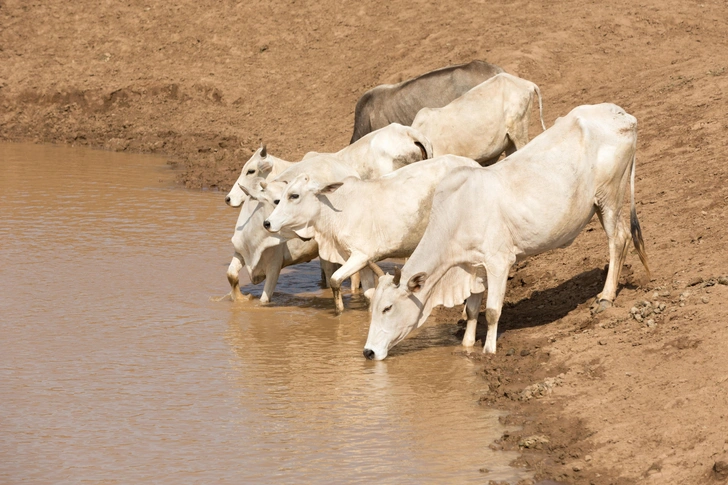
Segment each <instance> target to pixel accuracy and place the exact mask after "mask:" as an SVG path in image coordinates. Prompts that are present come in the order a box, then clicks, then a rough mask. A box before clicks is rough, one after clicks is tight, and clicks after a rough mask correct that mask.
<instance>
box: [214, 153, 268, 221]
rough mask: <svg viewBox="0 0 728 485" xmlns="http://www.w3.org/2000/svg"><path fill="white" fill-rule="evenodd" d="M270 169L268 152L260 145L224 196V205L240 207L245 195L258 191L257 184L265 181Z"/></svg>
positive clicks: (245, 197)
mask: <svg viewBox="0 0 728 485" xmlns="http://www.w3.org/2000/svg"><path fill="white" fill-rule="evenodd" d="M271 169H272V165H271V163H270V162H269V161H268V151H267V150H266V148H265V145H261V146H260V148H258V149H257V150H256V151H255V153H254V154H253V156H252V157H250V159H248V161H247V162H245V165H243V170H242V171H241V172H240V177H238V180H236V181H235V183H234V184H233V188H232V189H230V192H228V194H227V195H226V196H225V203H226V204H227V205H229V206H230V207H240V206H241V205H242V204H243V202H245V199H247V195H246V190H247V193H251V192H254V191H257V190H258V183H259V182H260V181H261V180H265V177H267V176H268V174H269V173H270V171H271Z"/></svg>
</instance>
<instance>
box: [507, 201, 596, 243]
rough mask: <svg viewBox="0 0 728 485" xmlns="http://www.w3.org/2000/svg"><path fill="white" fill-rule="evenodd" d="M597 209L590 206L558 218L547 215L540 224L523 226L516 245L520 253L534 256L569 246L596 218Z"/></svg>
mask: <svg viewBox="0 0 728 485" xmlns="http://www.w3.org/2000/svg"><path fill="white" fill-rule="evenodd" d="M595 209H596V208H595V207H594V205H593V204H590V205H589V206H588V209H585V210H579V211H576V210H574V211H570V212H569V213H568V214H560V215H559V216H558V217H555V216H554V215H553V214H546V215H544V217H543V219H542V220H541V221H539V222H538V223H533V224H527V225H525V226H523V227H524V229H525V230H523V229H522V230H519V231H517V233H518V234H519V235H521V237H520V238H518V241H517V244H516V246H517V247H518V248H519V250H520V251H519V252H520V253H521V254H523V255H524V256H532V255H535V254H539V253H542V252H544V251H548V250H550V249H555V248H563V247H566V246H569V245H570V244H571V243H572V242H574V239H576V237H577V236H578V235H579V233H581V230H582V229H583V228H584V226H586V225H587V224H588V223H589V221H590V220H591V218H592V217H593V216H594V212H595Z"/></svg>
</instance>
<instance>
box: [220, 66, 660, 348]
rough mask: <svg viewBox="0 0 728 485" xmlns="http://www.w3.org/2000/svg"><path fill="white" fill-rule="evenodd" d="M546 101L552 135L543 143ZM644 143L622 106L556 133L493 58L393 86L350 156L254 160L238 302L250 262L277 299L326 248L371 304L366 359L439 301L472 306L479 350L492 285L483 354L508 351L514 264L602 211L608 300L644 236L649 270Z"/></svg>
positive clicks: (246, 173)
mask: <svg viewBox="0 0 728 485" xmlns="http://www.w3.org/2000/svg"><path fill="white" fill-rule="evenodd" d="M535 100H538V108H539V117H540V121H541V126H542V128H543V129H544V131H543V133H541V134H540V135H538V136H536V137H535V138H534V139H533V140H532V141H531V142H529V137H528V128H529V124H530V116H531V112H532V110H533V106H534V101H535ZM408 125H411V126H408ZM636 146H637V120H636V119H635V118H634V117H633V116H631V115H629V114H628V113H626V112H625V111H624V110H623V109H622V108H620V107H618V106H616V105H613V104H606V103H605V104H599V105H584V106H578V107H576V108H574V109H573V110H571V112H569V113H568V114H566V115H565V116H563V117H561V118H558V119H557V120H556V122H555V123H554V125H553V126H552V127H550V128H549V129H546V127H545V125H544V122H543V114H542V100H541V93H540V91H539V89H538V87H537V86H536V85H535V84H533V83H532V82H530V81H526V80H524V79H520V78H518V77H516V76H513V75H510V74H507V73H505V72H503V70H502V69H501V68H499V67H497V66H494V65H492V64H488V63H486V62H483V61H473V62H470V63H468V64H462V65H456V66H450V67H446V68H443V69H438V70H435V71H432V72H429V73H426V74H423V75H422V76H419V77H417V78H414V79H410V80H408V81H404V82H402V83H399V84H395V85H383V86H377V87H376V88H374V89H372V90H370V91H368V92H367V93H365V94H364V95H363V96H362V97H361V98H360V100H359V102H358V103H357V105H356V111H355V120H354V133H353V135H352V138H351V144H350V145H348V146H347V147H345V148H343V149H342V150H340V151H338V152H336V153H316V152H310V153H308V154H306V156H304V158H303V160H302V161H300V162H297V163H291V162H288V161H285V160H281V159H279V158H276V157H274V156H273V155H271V154H269V153H268V152H267V150H266V147H265V146H262V147H261V148H260V149H258V150H257V151H256V152H255V153H254V154H253V156H252V157H251V158H250V159H249V160H248V161H247V162H246V163H245V165H244V166H243V170H242V173H241V174H240V177H239V178H238V180H237V182H236V183H235V185H234V186H233V188H232V190H231V191H230V192H229V193H228V195H227V197H226V199H225V201H226V202H227V203H228V205H230V206H233V207H240V206H242V207H241V210H240V216H239V217H238V220H237V223H236V225H235V233H234V235H233V238H232V243H233V246H234V248H235V254H234V256H233V259H232V262H231V263H230V266H229V268H228V272H227V276H228V281H229V282H230V286H231V292H230V295H231V298H232V299H233V300H235V299H236V298H237V297H238V296H239V295H240V290H239V280H238V273H239V271H240V270H241V269H242V267H243V266H245V267H246V269H247V271H248V273H249V274H250V277H251V280H252V281H253V283H256V284H257V283H259V282H261V281H263V280H265V286H264V289H263V293H262V295H261V302H264V303H265V302H268V301H270V299H271V297H272V295H273V292H274V290H275V285H276V282H277V280H278V276H279V274H280V270H281V268H283V267H285V266H289V265H292V264H297V263H300V262H305V261H310V260H312V259H314V258H316V257H319V259H320V261H321V270H322V278H323V279H324V281H325V282H326V283H327V284H329V285H330V287H331V289H332V293H333V296H334V303H335V308H336V312H337V313H340V312H342V311H343V310H344V304H343V300H342V297H341V285H342V282H343V281H344V280H346V279H347V278H351V287H352V291H355V292H356V291H358V288H359V286H360V285H361V288H362V290H363V291H364V294H365V296H366V297H367V298H369V299H370V300H371V301H370V312H371V323H370V327H369V335H368V338H367V342H366V344H365V347H364V356H365V357H366V358H368V359H376V360H381V359H384V358H385V357H386V356H387V353H388V352H389V350H390V349H391V348H392V347H393V346H394V345H396V344H397V343H398V342H399V341H401V340H402V339H403V338H404V337H406V336H407V334H408V333H409V332H410V331H412V330H413V329H415V328H418V327H419V326H420V325H422V324H423V323H424V322H425V320H426V319H427V317H428V316H429V314H430V311H431V309H432V308H433V307H435V306H437V305H445V306H454V305H458V304H462V303H463V302H465V313H466V315H467V327H466V331H465V336H464V338H463V345H464V346H466V347H471V346H473V345H474V343H475V328H476V324H477V317H478V313H479V310H480V306H481V303H482V300H483V296H484V294H485V292H486V289H487V297H486V301H485V319H486V322H487V326H488V328H487V334H486V340H485V345H484V348H483V351H484V352H488V353H495V351H496V336H497V332H498V320H499V318H500V313H501V308H502V306H503V300H504V296H505V290H506V283H507V279H508V273H509V269H510V268H511V266H512V265H513V264H514V263H515V262H516V261H518V260H520V259H522V258H525V257H528V256H532V255H535V254H539V253H542V252H544V251H547V250H549V249H553V248H558V247H565V246H568V245H569V244H571V242H572V241H573V240H574V239H575V238H576V236H577V235H578V234H579V233H580V232H581V230H582V229H583V228H584V226H586V225H587V224H588V223H589V221H590V220H591V218H592V217H593V215H594V214H595V213H596V214H597V216H598V217H599V221H600V222H601V224H602V227H603V228H604V231H605V232H606V234H607V238H608V244H609V270H608V272H607V278H606V282H605V285H604V288H603V290H602V292H601V293H600V294H599V295H598V296H597V304H598V310H602V309H604V308H606V307H608V306H611V304H612V301H613V300H614V298H615V297H616V291H617V285H618V281H619V274H620V270H621V268H622V265H623V263H624V260H625V257H626V254H627V250H628V247H629V242H630V241H632V242H633V243H634V246H635V249H636V250H637V253H638V255H639V257H640V260H641V261H642V263H643V265H644V266H645V269H646V271H647V274H648V277H649V272H650V271H649V267H648V264H647V256H646V254H645V249H644V242H643V239H642V233H641V229H640V225H639V221H638V220H637V214H636V212H635V203H634V173H635V151H636ZM501 154H505V155H506V157H505V158H504V159H503V160H500V161H498V160H499V158H500V156H501ZM628 185H629V186H630V197H631V199H630V200H631V211H630V226H629V227H627V225H626V224H625V222H624V221H623V219H622V217H621V208H622V202H623V200H624V196H625V191H626V190H627V186H628ZM387 258H409V259H408V260H407V262H406V263H405V265H404V266H403V267H402V268H401V269H400V268H398V269H396V270H395V274H394V275H388V274H387V275H385V274H384V273H383V272H382V271H381V269H380V268H379V267H378V266H377V264H376V263H377V262H379V261H382V260H384V259H387Z"/></svg>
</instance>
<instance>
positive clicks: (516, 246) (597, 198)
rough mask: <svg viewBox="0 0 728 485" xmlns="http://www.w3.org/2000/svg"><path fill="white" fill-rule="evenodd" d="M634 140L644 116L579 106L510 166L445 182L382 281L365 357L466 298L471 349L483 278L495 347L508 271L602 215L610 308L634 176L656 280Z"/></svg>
mask: <svg viewBox="0 0 728 485" xmlns="http://www.w3.org/2000/svg"><path fill="white" fill-rule="evenodd" d="M636 146H637V120H636V119H635V118H634V117H633V116H631V115H629V114H627V113H626V112H625V111H624V110H623V109H622V108H620V107H618V106H615V105H613V104H599V105H594V106H579V107H577V108H575V109H573V110H572V111H571V112H570V113H569V114H568V115H566V116H565V117H563V118H559V119H558V120H556V123H555V124H554V126H553V127H551V128H550V129H548V130H546V131H545V132H544V133H542V134H541V135H539V136H537V137H536V138H534V139H533V141H532V142H531V143H529V144H528V145H527V146H526V147H524V148H523V149H522V150H519V151H517V152H516V153H514V154H513V155H511V156H510V157H508V158H506V159H505V160H503V161H502V162H500V163H497V164H495V165H493V166H491V167H486V168H477V169H475V168H461V169H457V170H455V171H453V172H452V173H451V174H450V175H449V176H448V177H446V178H445V179H444V180H443V181H442V182H441V183H440V185H439V186H438V187H437V190H436V192H435V196H434V198H433V202H432V213H431V215H430V223H429V225H428V226H427V229H426V231H425V234H424V236H423V237H422V241H421V242H420V244H419V245H418V246H417V249H416V250H415V251H414V253H413V254H412V257H411V258H410V259H409V260H408V261H407V263H406V264H405V265H404V267H403V268H402V272H401V275H395V277H394V278H393V277H391V276H385V277H382V278H380V281H379V286H378V287H377V290H376V292H375V294H374V298H373V301H372V320H371V326H370V327H369V336H368V338H367V343H366V345H365V347H364V356H365V357H367V358H368V359H384V358H385V357H386V356H387V352H388V351H389V349H390V348H391V347H392V346H393V345H395V344H397V343H398V342H399V341H401V340H402V339H403V338H404V337H405V336H406V335H407V334H408V333H409V332H410V331H411V330H413V329H414V328H417V327H419V326H420V325H422V323H424V321H425V319H426V318H427V316H428V315H429V313H430V310H431V308H432V307H433V306H435V305H438V304H441V303H444V302H445V303H450V304H453V303H459V302H462V301H463V299H465V298H468V301H467V305H466V310H467V313H468V322H467V329H466V332H465V337H464V339H463V345H466V346H471V345H473V343H474V342H475V326H476V322H477V315H478V309H479V307H480V302H481V300H482V297H483V292H484V287H483V277H485V278H487V286H488V297H487V300H486V311H485V318H486V321H487V323H488V333H487V337H486V340H485V346H484V349H483V351H484V352H487V353H495V350H496V335H497V329H498V319H499V318H500V314H501V308H502V305H503V298H504V294H505V290H506V282H507V279H508V270H509V268H510V267H511V266H512V265H513V263H514V262H515V261H517V260H518V259H521V258H525V257H527V256H531V255H535V254H539V253H542V252H544V251H548V250H549V249H554V248H559V247H565V246H568V245H569V244H571V242H572V241H573V240H574V239H575V238H576V236H577V235H578V234H579V233H580V232H581V230H582V229H583V228H584V226H586V225H587V223H588V222H589V221H590V220H591V218H592V216H593V215H594V213H595V212H596V213H597V215H598V216H599V220H600V221H601V223H602V227H604V231H605V232H606V233H607V237H608V239H609V271H608V273H607V279H606V283H605V285H604V289H603V290H602V292H601V293H600V294H599V295H598V296H597V301H598V302H599V304H600V309H603V308H605V307H607V306H610V305H611V302H612V301H613V300H614V298H615V296H616V290H617V282H618V280H619V273H620V270H621V268H622V264H623V262H624V259H625V257H626V253H627V248H628V243H629V239H630V230H628V228H627V226H626V224H625V223H624V222H623V220H622V218H621V217H620V214H621V208H622V200H623V198H624V193H625V190H626V189H627V183H628V181H630V173H631V182H630V186H631V217H630V219H631V238H632V240H633V242H634V245H635V248H636V249H637V252H638V254H639V256H640V259H641V261H642V263H643V264H644V266H645V269H646V270H647V274H648V277H649V274H650V270H649V267H648V264H647V255H646V254H645V249H644V242H643V240H642V231H641V229H640V225H639V221H638V220H637V213H636V211H635V205H634V170H635V150H636ZM400 281H402V282H403V284H400Z"/></svg>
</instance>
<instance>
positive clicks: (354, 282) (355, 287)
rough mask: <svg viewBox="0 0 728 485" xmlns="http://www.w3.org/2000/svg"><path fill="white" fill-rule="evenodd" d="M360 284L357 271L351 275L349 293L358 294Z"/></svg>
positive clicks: (359, 276)
mask: <svg viewBox="0 0 728 485" xmlns="http://www.w3.org/2000/svg"><path fill="white" fill-rule="evenodd" d="M360 285H361V275H360V274H359V272H358V271H357V272H356V273H354V274H353V275H351V294H352V295H357V294H359V286H360Z"/></svg>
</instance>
